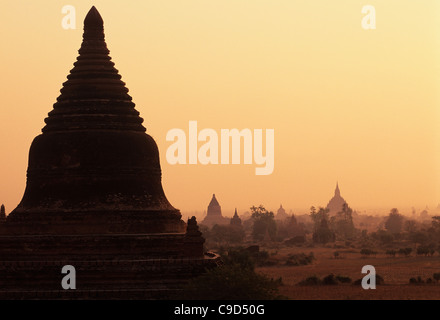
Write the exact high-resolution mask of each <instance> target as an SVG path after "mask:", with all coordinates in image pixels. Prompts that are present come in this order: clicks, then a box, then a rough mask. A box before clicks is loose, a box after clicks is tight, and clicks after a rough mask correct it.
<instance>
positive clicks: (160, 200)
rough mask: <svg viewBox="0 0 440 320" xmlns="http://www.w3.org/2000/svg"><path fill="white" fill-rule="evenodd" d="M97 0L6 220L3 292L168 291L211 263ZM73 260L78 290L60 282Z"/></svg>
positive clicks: (104, 294)
mask: <svg viewBox="0 0 440 320" xmlns="http://www.w3.org/2000/svg"><path fill="white" fill-rule="evenodd" d="M103 25H104V24H103V20H102V18H101V15H100V14H99V12H98V10H97V9H96V8H95V7H92V8H91V9H90V11H89V12H88V14H87V16H86V18H85V20H84V33H83V41H82V45H81V48H80V49H79V56H78V58H77V61H76V62H75V63H74V68H73V69H72V70H71V71H70V74H69V75H68V77H67V81H66V82H65V83H64V84H63V88H62V89H61V95H60V96H59V97H58V98H57V101H56V103H55V104H54V105H53V110H52V111H50V112H49V116H48V117H47V118H46V119H45V123H46V125H45V127H44V128H43V130H42V134H40V135H39V136H37V137H36V138H35V139H34V141H33V142H32V145H31V148H30V151H29V163H28V170H27V182H26V189H25V193H24V195H23V198H22V200H21V202H20V203H19V205H18V206H17V208H15V209H14V210H13V211H12V212H11V213H10V214H9V215H8V216H7V217H6V219H1V220H0V298H11V297H12V298H38V297H43V298H112V299H114V298H120V299H124V298H152V297H166V296H167V295H169V294H171V293H172V292H173V290H176V289H177V288H178V287H179V285H180V284H181V283H182V282H185V281H186V280H187V279H189V278H191V277H193V276H195V275H198V274H200V273H201V272H203V271H204V270H205V269H206V268H207V267H210V266H214V265H215V264H216V259H218V257H216V256H213V255H210V256H209V257H208V256H205V255H204V253H203V242H204V239H203V238H202V236H201V233H200V232H199V230H198V226H197V222H196V220H195V218H194V217H193V218H191V219H189V220H188V224H185V222H184V221H182V219H181V214H180V211H179V210H177V209H176V208H174V207H173V206H172V205H171V204H170V203H169V201H168V200H167V198H166V196H165V193H164V191H163V188H162V183H161V168H160V162H159V151H158V147H157V145H156V143H155V141H154V140H153V138H152V137H151V136H149V135H148V134H146V132H145V131H146V129H145V127H144V126H143V125H142V123H143V119H142V118H141V117H140V116H139V112H138V111H136V109H135V104H134V103H133V102H132V98H131V97H130V96H129V95H128V89H127V88H126V87H125V83H124V82H123V81H122V80H121V76H120V75H119V74H118V70H116V69H115V67H114V63H113V62H112V61H111V58H110V56H109V50H108V49H107V45H106V42H105V39H104V27H103ZM64 265H72V266H74V267H75V268H76V269H77V270H78V272H77V279H76V283H77V287H78V289H76V290H63V289H62V288H61V284H60V283H61V278H62V275H61V269H62V267H63V266H64Z"/></svg>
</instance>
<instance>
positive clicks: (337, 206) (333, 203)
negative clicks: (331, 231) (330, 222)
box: [326, 182, 347, 215]
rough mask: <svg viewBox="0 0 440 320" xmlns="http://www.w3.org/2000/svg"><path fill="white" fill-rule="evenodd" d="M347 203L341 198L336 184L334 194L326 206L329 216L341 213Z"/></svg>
mask: <svg viewBox="0 0 440 320" xmlns="http://www.w3.org/2000/svg"><path fill="white" fill-rule="evenodd" d="M345 203H347V202H346V201H345V199H344V198H343V197H341V191H340V190H339V183H338V182H336V188H335V194H334V196H333V197H332V198H331V199H330V201H329V202H328V204H327V207H326V208H327V209H329V212H328V213H329V215H334V214H336V213H338V212H341V211H342V207H343V205H344V204H345Z"/></svg>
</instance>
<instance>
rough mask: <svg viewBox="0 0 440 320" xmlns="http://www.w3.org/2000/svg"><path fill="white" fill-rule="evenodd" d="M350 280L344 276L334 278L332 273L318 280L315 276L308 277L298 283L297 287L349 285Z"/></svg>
mask: <svg viewBox="0 0 440 320" xmlns="http://www.w3.org/2000/svg"><path fill="white" fill-rule="evenodd" d="M350 282H351V279H350V278H349V277H346V276H341V275H338V276H335V275H334V274H333V273H331V274H329V275H327V276H325V277H324V278H322V280H321V279H320V278H318V277H317V276H316V275H313V276H310V277H308V278H306V279H304V280H302V281H300V282H299V283H298V285H299V286H319V285H326V286H328V285H338V284H341V283H350Z"/></svg>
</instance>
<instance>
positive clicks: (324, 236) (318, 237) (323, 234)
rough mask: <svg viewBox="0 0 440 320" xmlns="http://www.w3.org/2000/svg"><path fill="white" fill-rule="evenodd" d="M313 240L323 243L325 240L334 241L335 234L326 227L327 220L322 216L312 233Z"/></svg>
mask: <svg viewBox="0 0 440 320" xmlns="http://www.w3.org/2000/svg"><path fill="white" fill-rule="evenodd" d="M313 241H314V242H317V243H323V244H326V243H327V242H334V241H335V234H334V232H332V231H331V230H330V228H329V227H328V222H327V220H326V219H325V218H322V220H321V225H320V226H319V228H318V229H317V230H316V231H315V232H314V233H313Z"/></svg>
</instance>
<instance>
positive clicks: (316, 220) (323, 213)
mask: <svg viewBox="0 0 440 320" xmlns="http://www.w3.org/2000/svg"><path fill="white" fill-rule="evenodd" d="M329 211H330V210H329V209H326V208H322V207H319V210H318V212H316V208H315V207H311V208H310V218H311V219H312V221H313V224H314V226H315V231H316V230H318V229H319V227H320V226H321V221H322V219H324V220H326V221H328V219H329V217H328V212H329Z"/></svg>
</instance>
